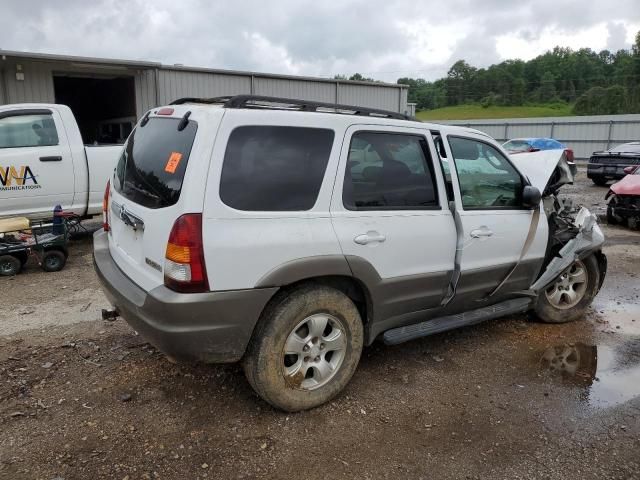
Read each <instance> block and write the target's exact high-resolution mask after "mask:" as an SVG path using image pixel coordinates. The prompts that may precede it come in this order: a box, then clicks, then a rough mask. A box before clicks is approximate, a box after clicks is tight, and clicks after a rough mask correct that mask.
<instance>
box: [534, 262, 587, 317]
mask: <svg viewBox="0 0 640 480" xmlns="http://www.w3.org/2000/svg"><path fill="white" fill-rule="evenodd" d="M599 288H600V269H599V266H598V260H597V259H596V256H595V255H594V254H591V255H589V256H588V257H586V258H584V259H582V260H576V261H575V262H574V263H573V264H571V266H570V267H569V268H568V269H566V270H565V271H564V272H562V273H561V274H560V275H559V276H558V278H557V279H556V280H555V281H554V282H553V283H552V284H551V285H549V286H548V287H547V288H546V289H545V290H543V291H541V292H540V293H539V295H538V298H537V300H536V305H535V308H534V311H535V314H536V316H537V317H538V318H539V319H540V320H541V321H543V322H545V323H566V322H573V321H575V320H580V319H583V318H584V316H585V314H586V312H587V308H588V307H589V305H591V302H592V301H593V299H594V297H595V296H596V294H597V293H598V290H599Z"/></svg>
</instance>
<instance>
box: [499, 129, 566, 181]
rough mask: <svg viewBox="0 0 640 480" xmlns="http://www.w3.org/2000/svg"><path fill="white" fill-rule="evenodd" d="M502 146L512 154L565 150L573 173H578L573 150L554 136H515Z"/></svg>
mask: <svg viewBox="0 0 640 480" xmlns="http://www.w3.org/2000/svg"><path fill="white" fill-rule="evenodd" d="M502 148H504V149H505V150H506V151H507V152H509V153H510V154H512V155H513V154H515V153H530V152H539V151H541V150H564V153H565V155H566V156H567V163H568V164H569V168H570V169H571V173H572V174H573V175H574V176H575V175H576V174H577V173H578V167H577V166H576V164H575V162H574V154H573V150H572V149H571V148H567V146H566V145H565V144H563V143H560V142H559V141H557V140H554V139H553V138H537V137H536V138H514V139H512V140H508V141H507V142H506V143H504V144H502Z"/></svg>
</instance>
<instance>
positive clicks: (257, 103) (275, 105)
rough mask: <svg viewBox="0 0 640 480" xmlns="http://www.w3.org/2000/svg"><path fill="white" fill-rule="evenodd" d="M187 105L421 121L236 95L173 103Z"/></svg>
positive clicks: (370, 110)
mask: <svg viewBox="0 0 640 480" xmlns="http://www.w3.org/2000/svg"><path fill="white" fill-rule="evenodd" d="M185 103H206V104H210V105H214V104H220V105H222V106H223V107H224V108H255V109H267V110H293V111H299V112H320V113H338V114H344V115H358V116H364V117H378V118H394V119H397V120H411V121H419V120H417V119H416V118H414V117H411V116H409V115H405V114H403V113H398V112H391V111H389V110H380V109H377V108H365V107H357V106H355V105H340V104H337V103H323V102H313V101H309V100H296V99H293V98H279V97H266V96H261V95H235V96H228V97H214V98H195V97H185V98H179V99H178V100H174V101H173V102H171V105H182V104H185Z"/></svg>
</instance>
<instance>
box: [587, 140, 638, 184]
mask: <svg viewBox="0 0 640 480" xmlns="http://www.w3.org/2000/svg"><path fill="white" fill-rule="evenodd" d="M636 165H640V142H630V143H623V144H622V145H618V146H617V147H615V148H612V149H611V150H607V151H605V152H593V154H592V155H591V158H590V159H589V163H588V164H587V177H589V178H590V179H591V180H593V183H595V184H596V185H606V183H607V182H608V181H609V180H620V179H621V178H623V177H624V176H625V175H626V173H625V171H624V169H625V168H626V167H631V166H636Z"/></svg>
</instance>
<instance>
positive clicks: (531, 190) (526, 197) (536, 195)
mask: <svg viewBox="0 0 640 480" xmlns="http://www.w3.org/2000/svg"><path fill="white" fill-rule="evenodd" d="M541 198H542V195H541V194H540V190H538V189H537V188H536V187H532V186H531V185H525V186H524V188H523V189H522V206H523V207H525V208H530V209H534V208H537V207H538V205H540V199H541Z"/></svg>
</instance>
